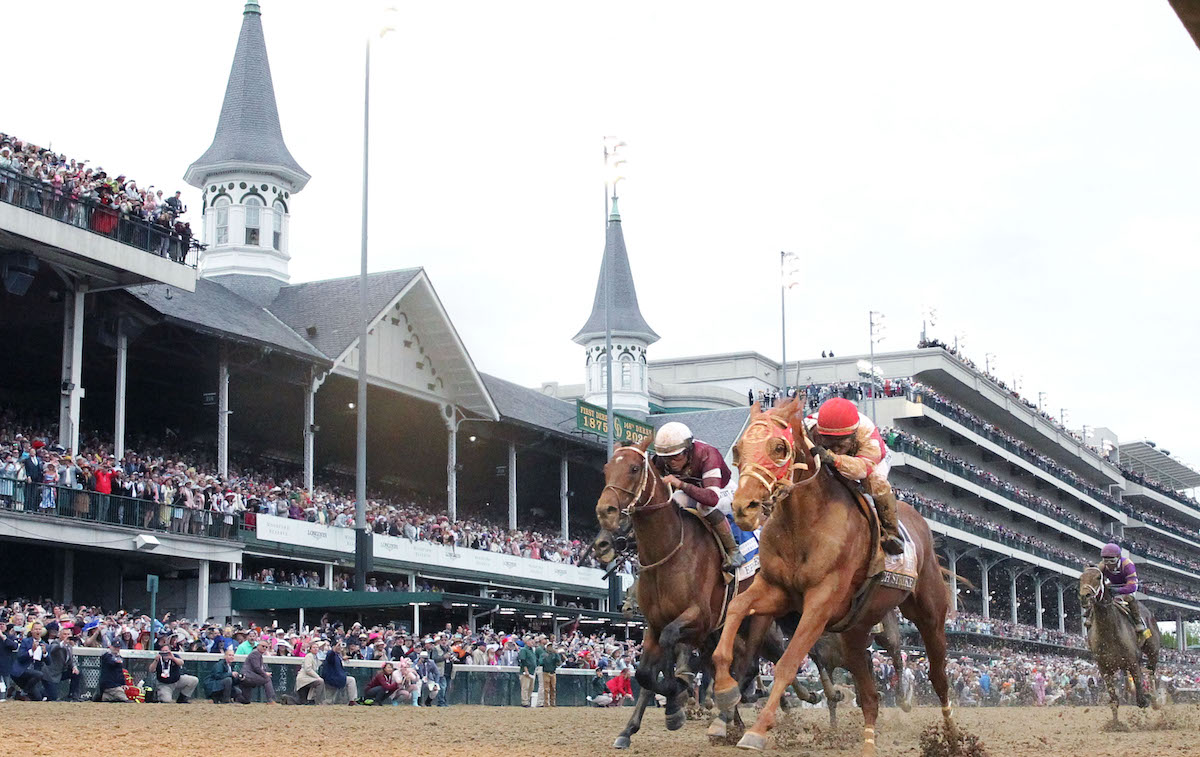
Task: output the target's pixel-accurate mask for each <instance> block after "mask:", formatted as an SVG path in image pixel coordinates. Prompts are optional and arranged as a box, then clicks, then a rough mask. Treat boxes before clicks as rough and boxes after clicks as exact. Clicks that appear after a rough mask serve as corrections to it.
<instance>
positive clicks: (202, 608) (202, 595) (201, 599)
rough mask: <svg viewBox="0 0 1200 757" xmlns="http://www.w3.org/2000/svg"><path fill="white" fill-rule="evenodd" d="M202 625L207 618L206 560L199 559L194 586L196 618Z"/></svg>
mask: <svg viewBox="0 0 1200 757" xmlns="http://www.w3.org/2000/svg"><path fill="white" fill-rule="evenodd" d="M195 620H196V622H197V623H200V624H202V625H203V623H204V621H206V620H208V560H201V561H200V575H199V580H198V584H197V586H196V618H195Z"/></svg>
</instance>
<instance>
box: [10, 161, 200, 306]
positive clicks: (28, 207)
mask: <svg viewBox="0 0 1200 757" xmlns="http://www.w3.org/2000/svg"><path fill="white" fill-rule="evenodd" d="M0 251H2V252H3V254H2V255H0V260H2V261H3V263H4V279H5V287H6V288H8V289H9V291H13V292H15V291H16V290H18V289H20V282H21V281H22V280H24V281H28V279H29V278H31V277H32V275H33V273H34V272H36V270H37V263H43V264H47V265H53V266H59V267H61V268H63V269H66V270H69V271H72V272H74V273H75V274H77V275H82V276H86V277H87V278H88V279H90V280H91V281H92V284H91V287H90V288H92V289H96V288H102V287H115V286H131V285H136V284H152V283H160V284H167V285H170V286H174V287H178V288H180V289H184V290H187V291H189V292H190V291H194V290H195V288H196V259H197V256H198V254H199V247H198V245H196V244H194V243H188V244H185V243H184V241H183V240H182V239H181V238H180V237H179V236H178V235H176V234H174V232H173V231H171V230H169V229H167V228H165V227H162V226H156V225H155V224H152V223H149V222H147V221H143V220H141V219H140V218H134V217H132V216H128V215H126V214H123V213H121V212H120V211H119V210H117V209H116V208H114V207H113V206H111V205H102V204H100V203H99V202H98V201H96V200H90V199H72V198H70V197H69V196H65V195H64V194H62V193H61V191H59V192H56V191H55V190H54V189H53V188H52V187H51V186H50V185H49V184H47V183H45V182H42V181H40V180H36V179H31V178H29V177H26V176H22V175H19V174H15V173H12V172H11V171H4V172H3V175H2V176H0Z"/></svg>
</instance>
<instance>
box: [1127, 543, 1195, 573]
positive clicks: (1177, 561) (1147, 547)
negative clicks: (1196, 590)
mask: <svg viewBox="0 0 1200 757" xmlns="http://www.w3.org/2000/svg"><path fill="white" fill-rule="evenodd" d="M1126 546H1128V547H1129V551H1130V552H1131V553H1132V554H1135V555H1141V556H1143V557H1153V558H1154V559H1156V560H1161V561H1162V562H1165V563H1170V564H1171V565H1176V566H1178V567H1180V568H1184V569H1186V570H1192V571H1195V572H1197V573H1200V560H1197V559H1195V558H1192V557H1188V556H1187V555H1186V554H1184V553H1182V552H1180V551H1178V550H1170V549H1164V548H1162V547H1156V546H1153V545H1151V544H1148V543H1146V542H1142V541H1137V540H1133V539H1130V540H1129V541H1128V542H1127V543H1126Z"/></svg>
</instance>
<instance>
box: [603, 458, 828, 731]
mask: <svg viewBox="0 0 1200 757" xmlns="http://www.w3.org/2000/svg"><path fill="white" fill-rule="evenodd" d="M649 445H650V440H649V439H646V440H644V441H643V442H642V443H640V444H637V445H634V446H627V447H618V448H617V449H616V450H614V451H613V457H612V459H611V460H609V462H608V464H607V465H605V466H604V491H603V492H601V494H600V498H599V500H598V501H597V502H596V519H597V520H598V521H599V524H600V528H601V529H603V531H606V532H608V533H607V534H604V533H602V534H601V536H600V537H598V538H597V540H596V542H594V543H593V544H594V545H595V547H596V554H597V556H598V557H600V558H601V559H602V560H603V559H604V557H605V556H607V555H609V554H611V552H612V550H611V548H610V546H609V544H608V543H602V542H607V541H611V540H612V538H613V537H612V534H625V533H627V532H628V529H625V528H622V521H623V520H624V518H625V517H628V519H629V522H630V523H632V536H633V537H634V538H635V539H636V544H637V559H638V565H639V567H640V572H639V579H638V583H637V599H638V605H639V607H640V609H641V612H642V614H643V616H644V617H645V619H646V629H645V633H644V634H643V638H642V655H641V659H640V660H639V662H638V669H637V676H636V678H637V682H638V685H639V686H640V687H641V692H640V693H639V695H638V699H637V702H636V703H635V706H634V711H633V714H632V715H631V716H630V718H629V723H628V724H627V725H626V726H625V729H624V730H623V731H621V734H620V735H619V736H617V738H616V740H615V741H614V742H613V746H615V747H617V748H618V749H625V748H628V747H629V745H630V737H631V736H633V734H635V733H637V732H638V730H639V729H640V728H641V724H642V715H643V714H644V712H645V710H646V706H647V705H648V704H649V703H650V701H651V697H653V696H654V694H656V693H658V694H661V695H663V696H664V697H666V699H667V712H666V720H667V728H668V730H672V731H674V730H678V729H679V728H682V727H683V724H684V722H685V721H686V714H685V712H684V709H683V705H684V704H685V702H686V700H687V695H688V692H689V691H690V690H691V682H692V679H693V675H694V673H695V672H698V671H692V670H691V669H690V667H689V664H688V662H689V657H690V655H691V652H692V651H693V650H694V651H697V652H699V656H700V659H701V660H702V661H703V662H702V665H703V667H702V670H703V671H705V672H708V673H709V675H706V676H705V678H711V677H712V676H711V662H710V659H711V652H712V649H713V647H714V646H715V643H716V635H715V633H714V632H715V631H717V630H718V629H719V628H720V627H721V623H722V620H723V615H724V612H723V611H724V607H725V599H726V583H725V578H724V575H723V573H722V570H721V563H722V558H721V553H720V551H719V550H720V548H719V547H718V545H717V542H716V540H715V539H714V538H713V536H712V534H711V533H710V532H709V530H708V528H707V527H706V526H705V525H704V524H703V523H702V522H701V520H700V519H699V518H696V517H693V516H691V515H689V514H687V513H685V512H684V511H683V510H681V509H680V508H679V506H678V505H677V504H676V503H675V501H674V500H673V499H672V498H671V491H670V489H669V487H668V486H667V485H666V484H665V483H664V482H663V480H662V478H661V477H660V476H659V475H658V471H657V470H655V468H654V465H653V464H652V463H651V461H650V459H649V455H647V453H646V449H647V448H648V447H649ZM783 646H784V642H783V637H782V635H781V634H780V632H779V629H778V627H777V626H772V627H771V628H770V629H764V633H763V634H762V635H761V638H760V639H759V641H758V643H757V644H755V645H754V646H753V647H746V646H745V645H744V644H741V645H739V649H738V657H739V659H742V658H745V659H748V660H756V659H757V654H756V651H757V649H758V647H762V651H763V654H764V656H767V657H768V658H769V659H778V658H779V655H780V654H782V651H783ZM744 667H746V668H749V667H752V666H749V665H747V666H744ZM756 672H757V670H753V671H749V670H744V671H743V672H742V675H741V676H740V680H741V685H742V686H746V685H748V684H749V682H750V681H752V680H753V679H754V673H756ZM794 681H795V673H794V672H793V674H792V677H791V682H793V683H794ZM801 697H802V698H804V699H806V700H807V701H809V702H816V701H818V699H817V697H816V696H815V695H813V694H809V693H808V692H802V693H801ZM714 725H717V726H718V728H717V729H716V730H713V729H710V731H709V735H710V736H713V737H720V736H724V735H725V733H724V730H725V723H724V722H723V721H714Z"/></svg>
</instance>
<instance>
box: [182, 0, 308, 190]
mask: <svg viewBox="0 0 1200 757" xmlns="http://www.w3.org/2000/svg"><path fill="white" fill-rule="evenodd" d="M239 169H241V170H246V169H249V170H252V171H259V172H262V173H267V174H271V175H275V176H278V177H279V179H280V180H281V181H282V182H284V183H285V184H288V185H289V187H290V191H292V192H299V191H300V190H301V189H303V188H304V185H305V184H307V183H308V180H309V178H310V177H309V175H308V172H307V171H305V170H304V169H303V168H301V167H300V164H299V163H297V162H296V159H295V158H293V157H292V154H291V153H290V152H289V151H288V148H287V145H286V144H284V142H283V130H282V129H281V128H280V125H279V109H278V108H277V107H276V105H275V86H274V84H273V83H272V81H271V64H270V62H269V61H268V60H267V43H266V39H265V38H264V37H263V29H262V10H261V9H260V8H259V5H258V2H257V0H250V1H249V2H247V3H246V8H245V10H244V11H243V14H242V31H241V34H240V35H239V36H238V43H237V52H236V53H234V56H233V66H232V67H231V68H230V70H229V82H228V83H227V84H226V85H225V102H224V103H223V104H222V105H221V118H220V120H218V121H217V133H216V135H215V136H214V137H213V141H212V145H211V146H209V148H208V150H207V151H205V153H204V154H203V155H201V156H200V158H199V159H198V160H197V161H196V162H195V163H192V165H190V166H188V170H187V172H186V173H184V175H183V178H184V180H185V181H187V183H189V184H191V185H192V186H194V187H200V188H203V187H204V184H205V181H206V180H207V177H208V176H211V175H213V174H216V173H220V172H222V171H226V170H239Z"/></svg>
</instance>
